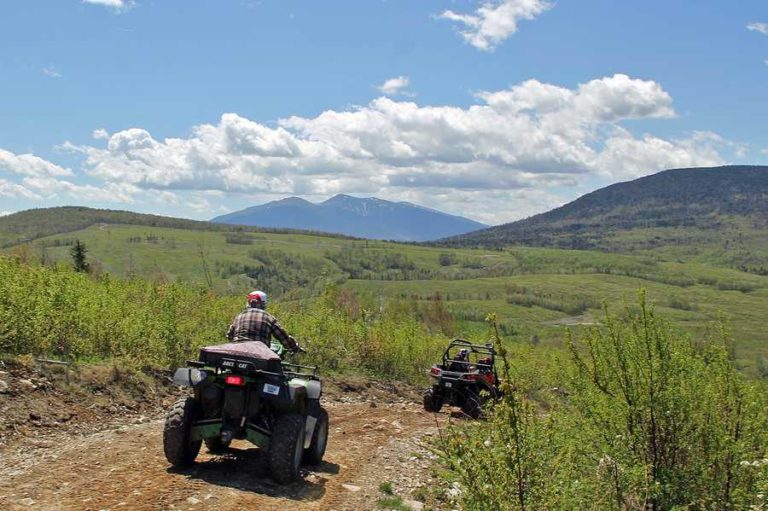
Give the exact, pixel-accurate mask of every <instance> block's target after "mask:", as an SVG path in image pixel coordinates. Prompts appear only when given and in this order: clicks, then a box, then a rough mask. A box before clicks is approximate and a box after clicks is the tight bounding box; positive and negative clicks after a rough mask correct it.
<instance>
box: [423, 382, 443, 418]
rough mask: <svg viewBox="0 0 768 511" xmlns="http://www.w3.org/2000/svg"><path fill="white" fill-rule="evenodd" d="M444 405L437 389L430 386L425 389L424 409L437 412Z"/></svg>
mask: <svg viewBox="0 0 768 511" xmlns="http://www.w3.org/2000/svg"><path fill="white" fill-rule="evenodd" d="M442 407H443V400H442V399H440V397H439V396H436V395H435V389H433V388H429V389H427V390H425V391H424V410H426V411H428V412H433V413H437V412H439V411H440V409H441V408H442Z"/></svg>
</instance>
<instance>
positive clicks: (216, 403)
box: [163, 341, 328, 484]
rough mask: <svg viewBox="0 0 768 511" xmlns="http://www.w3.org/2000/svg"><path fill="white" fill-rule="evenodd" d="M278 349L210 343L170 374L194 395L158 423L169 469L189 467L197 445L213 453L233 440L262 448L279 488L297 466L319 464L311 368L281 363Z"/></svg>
mask: <svg viewBox="0 0 768 511" xmlns="http://www.w3.org/2000/svg"><path fill="white" fill-rule="evenodd" d="M279 348H280V349H278V350H277V351H278V352H279V354H278V353H275V351H273V350H271V349H270V348H268V347H267V346H266V345H264V344H263V343H261V342H258V341H253V342H240V343H229V344H223V345H218V346H209V347H206V348H202V349H201V350H200V359H199V360H198V361H189V362H188V365H189V367H183V368H180V369H177V370H176V373H175V375H174V377H173V381H174V383H176V384H177V385H181V386H185V387H191V388H192V391H193V395H191V396H188V397H184V398H181V399H179V400H178V401H177V402H176V403H175V404H174V405H173V408H171V410H170V411H169V412H168V415H167V417H166V420H165V429H164V432H163V448H164V450H165V457H166V458H167V459H168V461H169V462H170V463H171V464H172V465H174V466H186V465H190V464H192V463H194V460H195V458H196V457H197V454H198V453H199V452H200V447H201V445H202V443H203V442H205V445H206V446H207V447H208V449H209V450H210V451H211V452H214V453H219V452H223V451H226V449H227V448H228V447H229V444H230V443H231V442H232V440H233V439H244V440H248V441H250V442H251V443H253V444H255V445H256V446H258V447H260V448H261V449H264V450H265V451H266V453H267V459H268V462H269V473H270V475H271V477H272V479H274V480H275V481H276V482H278V483H280V484H286V483H289V482H291V481H294V480H296V479H298V478H299V467H300V466H301V465H302V464H308V465H319V464H320V463H321V462H322V460H323V456H324V454H325V448H326V445H327V442H328V412H327V411H326V410H325V409H324V408H323V407H322V406H321V405H320V395H321V394H322V383H321V381H320V378H318V376H317V368H316V367H310V366H301V365H298V364H294V363H289V362H286V361H283V360H282V359H281V356H280V355H282V354H284V351H283V349H282V345H280V346H279Z"/></svg>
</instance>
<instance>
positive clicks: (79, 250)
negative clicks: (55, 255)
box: [70, 240, 91, 273]
mask: <svg viewBox="0 0 768 511" xmlns="http://www.w3.org/2000/svg"><path fill="white" fill-rule="evenodd" d="M87 252H88V249H87V248H85V243H83V242H82V241H80V240H76V241H75V244H74V246H73V247H72V250H71V251H70V253H71V254H72V266H73V267H74V268H75V271H78V272H83V273H88V271H89V270H90V269H91V265H90V264H88V261H87V260H86V259H85V254H86V253H87Z"/></svg>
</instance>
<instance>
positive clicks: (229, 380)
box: [224, 374, 245, 386]
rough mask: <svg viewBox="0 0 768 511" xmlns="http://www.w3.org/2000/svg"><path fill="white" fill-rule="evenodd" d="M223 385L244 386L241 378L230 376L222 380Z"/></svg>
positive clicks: (243, 380) (243, 379)
mask: <svg viewBox="0 0 768 511" xmlns="http://www.w3.org/2000/svg"><path fill="white" fill-rule="evenodd" d="M224 383H226V384H227V385H240V386H242V385H245V378H243V377H242V376H236V375H233V374H230V375H229V376H227V377H226V378H224Z"/></svg>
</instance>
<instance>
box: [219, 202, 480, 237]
mask: <svg viewBox="0 0 768 511" xmlns="http://www.w3.org/2000/svg"><path fill="white" fill-rule="evenodd" d="M212 221H213V222H221V223H227V224H240V225H251V226H259V227H272V228H289V229H309V230H314V231H323V232H335V233H341V234H346V235H349V236H356V237H361V238H370V239H386V240H395V241H428V240H435V239H439V238H444V237H446V236H453V235H456V234H462V233H466V232H470V231H474V230H477V229H482V228H484V227H486V225H484V224H481V223H480V222H475V221H474V220H470V219H468V218H464V217H460V216H454V215H449V214H446V213H442V212H440V211H435V210H433V209H428V208H424V207H421V206H417V205H415V204H410V203H408V202H391V201H386V200H382V199H377V198H375V197H370V198H365V199H361V198H357V197H351V196H349V195H336V196H335V197H331V198H330V199H328V200H327V201H325V202H321V203H319V204H314V203H312V202H308V201H306V200H304V199H300V198H298V197H289V198H287V199H283V200H279V201H273V202H269V203H267V204H262V205H260V206H254V207H250V208H247V209H244V210H241V211H236V212H234V213H230V214H227V215H223V216H219V217H216V218H214V219H213V220H212Z"/></svg>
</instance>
